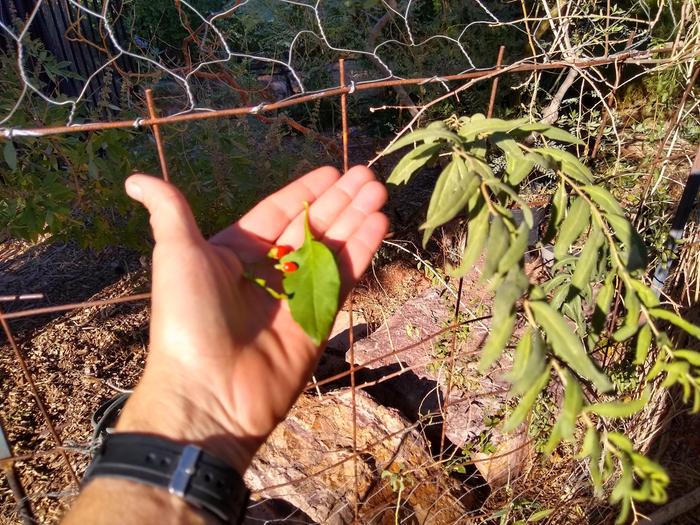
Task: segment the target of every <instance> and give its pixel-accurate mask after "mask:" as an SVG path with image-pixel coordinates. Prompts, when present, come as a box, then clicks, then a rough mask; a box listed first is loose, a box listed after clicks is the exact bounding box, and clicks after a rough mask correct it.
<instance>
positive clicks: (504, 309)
mask: <svg viewBox="0 0 700 525" xmlns="http://www.w3.org/2000/svg"><path fill="white" fill-rule="evenodd" d="M528 284H529V281H528V279H527V276H526V275H525V274H524V273H523V271H522V269H521V268H519V267H513V268H512V269H511V270H510V271H509V272H508V275H507V276H506V278H505V280H504V281H503V283H502V284H501V285H500V286H499V287H498V290H496V297H495V299H494V303H493V311H492V318H491V326H493V327H494V328H495V329H493V330H491V332H490V333H489V336H488V337H487V339H486V343H485V344H484V348H483V349H482V351H481V358H480V359H479V370H481V371H482V372H483V371H485V370H486V369H488V368H489V367H490V366H491V365H492V364H493V363H495V362H496V360H497V359H498V358H499V357H500V356H501V353H502V352H503V349H504V348H505V346H506V344H507V343H508V340H509V339H510V336H511V334H512V333H513V326H514V325H515V302H516V301H517V300H518V299H519V298H520V296H521V295H522V294H523V292H525V290H527V287H528Z"/></svg>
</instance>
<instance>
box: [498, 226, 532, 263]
mask: <svg viewBox="0 0 700 525" xmlns="http://www.w3.org/2000/svg"><path fill="white" fill-rule="evenodd" d="M529 238H530V228H529V226H528V225H527V224H526V223H525V222H524V221H523V222H521V223H520V226H518V229H517V230H516V232H515V238H513V240H512V241H511V243H510V246H509V247H508V249H507V250H506V252H505V253H504V254H503V257H502V258H501V261H500V262H499V263H498V273H500V274H504V273H506V272H508V271H509V270H510V269H511V268H514V267H516V266H519V263H520V261H521V260H522V259H523V257H524V256H525V250H526V249H527V242H528V239H529Z"/></svg>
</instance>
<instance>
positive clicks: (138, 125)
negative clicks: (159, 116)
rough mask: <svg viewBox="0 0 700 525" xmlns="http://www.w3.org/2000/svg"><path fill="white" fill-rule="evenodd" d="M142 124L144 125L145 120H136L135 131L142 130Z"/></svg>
mask: <svg viewBox="0 0 700 525" xmlns="http://www.w3.org/2000/svg"><path fill="white" fill-rule="evenodd" d="M141 124H143V119H142V118H141V117H139V118H137V119H136V120H134V129H141Z"/></svg>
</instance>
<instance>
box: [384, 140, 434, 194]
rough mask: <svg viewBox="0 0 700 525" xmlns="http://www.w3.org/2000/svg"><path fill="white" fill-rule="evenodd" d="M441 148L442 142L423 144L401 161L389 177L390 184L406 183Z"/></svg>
mask: <svg viewBox="0 0 700 525" xmlns="http://www.w3.org/2000/svg"><path fill="white" fill-rule="evenodd" d="M439 150H440V144H421V145H420V146H418V147H417V148H416V149H414V150H412V151H409V152H408V153H406V155H404V157H403V158H402V159H401V160H400V161H399V163H398V164H397V165H396V167H395V168H394V170H393V171H392V172H391V175H389V178H388V179H387V183H388V184H396V185H399V184H404V183H407V182H408V181H409V180H411V177H413V175H414V174H415V173H416V172H417V171H418V170H419V169H421V168H422V167H423V166H425V165H426V164H427V163H428V162H430V160H431V159H432V158H434V156H435V154H436V153H437V152H438V151H439Z"/></svg>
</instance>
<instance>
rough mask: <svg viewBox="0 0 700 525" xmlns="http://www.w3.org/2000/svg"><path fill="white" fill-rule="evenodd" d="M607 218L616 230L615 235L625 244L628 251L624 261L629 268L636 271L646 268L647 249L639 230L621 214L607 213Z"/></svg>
mask: <svg viewBox="0 0 700 525" xmlns="http://www.w3.org/2000/svg"><path fill="white" fill-rule="evenodd" d="M605 219H606V220H607V221H608V223H610V226H612V228H613V230H614V231H615V237H617V238H618V239H619V240H620V242H622V244H624V245H625V248H626V250H627V252H626V253H625V254H624V255H623V257H624V258H625V259H626V260H625V261H624V262H625V266H626V267H627V270H629V271H634V270H639V269H644V268H646V265H647V249H646V246H645V245H644V241H642V238H641V237H640V236H639V234H638V233H637V230H635V229H634V227H633V226H632V225H631V224H630V222H629V221H628V220H627V219H626V218H625V217H623V216H621V215H614V214H605Z"/></svg>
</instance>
